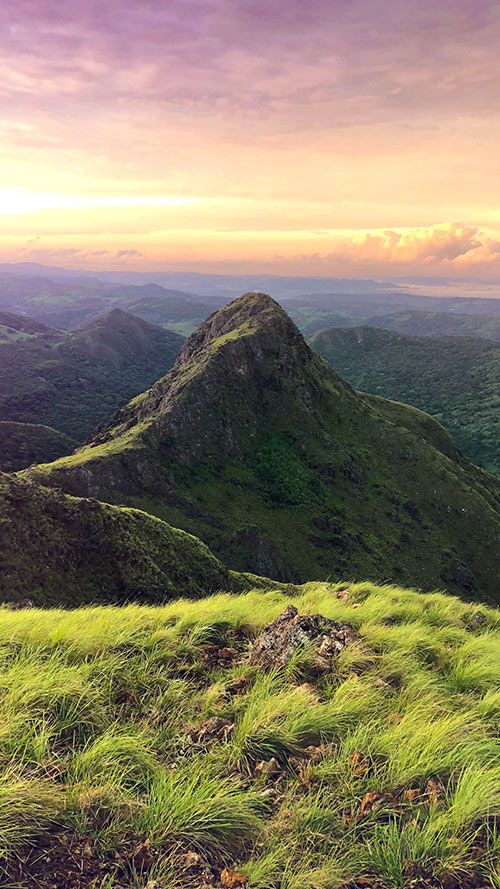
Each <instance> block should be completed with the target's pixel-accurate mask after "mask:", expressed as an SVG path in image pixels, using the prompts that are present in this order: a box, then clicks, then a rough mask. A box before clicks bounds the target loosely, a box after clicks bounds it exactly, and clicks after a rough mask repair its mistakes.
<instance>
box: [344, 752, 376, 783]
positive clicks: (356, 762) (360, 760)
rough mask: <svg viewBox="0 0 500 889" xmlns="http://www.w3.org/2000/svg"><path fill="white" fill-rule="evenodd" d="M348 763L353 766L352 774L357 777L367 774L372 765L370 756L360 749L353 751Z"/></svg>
mask: <svg viewBox="0 0 500 889" xmlns="http://www.w3.org/2000/svg"><path fill="white" fill-rule="evenodd" d="M348 763H349V765H350V767H351V772H352V774H353V775H355V776H356V777H357V778H361V777H363V775H366V774H367V772H368V771H369V770H370V767H371V761H370V757H369V756H366V754H365V753H361V751H360V750H354V752H353V753H351V755H350V757H349V759H348Z"/></svg>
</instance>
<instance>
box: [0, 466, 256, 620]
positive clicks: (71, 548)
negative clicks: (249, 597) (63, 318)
mask: <svg viewBox="0 0 500 889" xmlns="http://www.w3.org/2000/svg"><path fill="white" fill-rule="evenodd" d="M245 586H248V581H246V580H245V578H244V577H243V576H241V575H238V574H235V573H234V572H231V571H228V570H227V569H226V568H225V567H224V566H223V565H221V563H220V562H219V561H218V559H216V558H215V556H213V555H212V553H211V552H210V550H209V549H208V548H207V547H206V546H205V544H203V543H201V541H200V540H198V539H197V538H196V537H192V536H191V535H190V534H186V533H185V532H184V531H179V530H177V528H172V527H170V525H167V524H166V523H165V522H162V521H160V520H159V519H156V518H154V517H153V516H150V515H146V513H143V512H140V511H139V510H137V509H127V508H120V507H117V506H108V505H107V504H104V503H99V501H97V500H84V499H81V498H77V497H67V496H65V495H64V494H61V493H60V492H54V491H50V490H48V489H46V488H43V487H41V486H40V485H35V484H33V483H31V482H29V481H23V480H20V479H17V478H14V477H12V476H9V475H6V474H4V473H0V601H6V600H8V601H11V600H12V601H16V600H19V599H22V598H24V597H29V598H31V599H33V600H34V602H35V603H36V604H37V605H63V606H64V605H66V606H75V605H81V604H82V603H85V602H86V603H90V602H126V601H130V600H134V601H140V600H143V601H148V602H152V601H153V602H154V601H156V602H163V601H165V600H167V599H170V598H172V597H173V596H179V595H185V596H191V597H197V596H203V595H207V594H209V593H211V592H214V591H217V590H220V589H224V590H241V589H242V588H244V587H245Z"/></svg>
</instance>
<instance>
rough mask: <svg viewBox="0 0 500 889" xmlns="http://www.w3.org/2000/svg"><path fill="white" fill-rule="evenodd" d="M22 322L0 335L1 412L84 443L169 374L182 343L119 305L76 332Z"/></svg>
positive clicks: (181, 340) (10, 418) (6, 415)
mask: <svg viewBox="0 0 500 889" xmlns="http://www.w3.org/2000/svg"><path fill="white" fill-rule="evenodd" d="M0 320H1V316H0ZM21 321H22V322H23V324H24V327H23V328H22V332H21V329H20V327H19V326H18V327H17V328H15V329H16V330H17V331H18V333H17V337H16V336H14V337H13V338H12V337H11V338H10V339H8V340H7V341H6V342H2V341H1V340H0V370H1V373H0V416H1V417H2V419H3V420H9V421H11V422H21V423H34V424H43V425H46V426H50V427H52V428H54V429H56V430H58V431H60V432H64V433H65V434H66V435H69V436H71V437H72V438H74V439H76V440H77V442H79V443H81V442H82V441H84V440H85V439H86V438H87V437H88V436H89V435H90V433H91V432H92V431H93V430H94V429H95V428H96V426H98V425H99V423H101V422H103V420H106V419H107V418H108V417H109V416H110V414H112V413H113V411H115V410H116V409H117V408H118V407H120V406H121V405H122V404H126V403H127V401H128V400H129V399H130V398H132V397H133V396H134V395H137V394H138V393H139V392H141V391H143V390H144V389H146V388H148V387H149V386H151V385H152V384H153V383H154V382H155V381H156V380H157V379H158V378H159V377H161V376H162V375H163V374H164V373H166V371H167V370H169V369H170V368H171V367H172V365H173V363H174V360H175V357H176V355H177V353H178V351H179V349H180V347H181V345H182V343H183V339H182V337H180V336H178V335H177V334H175V333H172V332H171V331H168V330H163V329H161V328H160V327H156V326H155V325H153V324H149V323H148V322H146V321H143V320H142V319H140V318H136V317H135V316H133V315H129V314H128V313H126V312H123V311H122V310H121V309H113V310H111V311H110V312H107V313H105V314H104V315H101V316H100V317H98V318H96V319H95V320H94V321H92V322H91V323H90V324H87V325H86V326H85V327H82V328H79V329H78V330H75V331H72V332H68V331H60V330H59V331H58V330H53V329H50V328H46V329H43V330H42V331H39V332H36V331H35V332H32V333H28V332H27V330H28V329H32V327H31V326H30V325H32V322H31V321H30V319H21ZM35 327H36V325H35ZM12 330H14V328H12Z"/></svg>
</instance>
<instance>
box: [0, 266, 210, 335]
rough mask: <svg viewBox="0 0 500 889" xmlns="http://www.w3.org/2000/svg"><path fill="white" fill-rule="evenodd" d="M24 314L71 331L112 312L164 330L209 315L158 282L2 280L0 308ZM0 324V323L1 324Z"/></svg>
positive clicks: (196, 301)
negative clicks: (124, 312) (124, 311)
mask: <svg viewBox="0 0 500 889" xmlns="http://www.w3.org/2000/svg"><path fill="white" fill-rule="evenodd" d="M4 308H5V309H6V310H10V311H11V312H14V313H17V314H18V315H19V314H20V313H22V314H26V315H28V316H30V318H35V319H36V320H37V321H41V322H44V323H45V324H49V325H51V326H52V327H57V328H61V327H62V328H69V329H73V328H76V327H81V326H82V325H84V324H88V323H89V322H90V321H92V319H93V318H95V317H96V316H97V315H99V314H102V313H103V312H108V311H110V310H111V309H114V308H121V309H125V310H126V311H127V312H131V313H132V314H134V315H138V316H139V317H140V318H143V319H144V320H145V321H150V322H153V323H155V324H160V325H163V326H165V327H172V326H173V327H176V325H178V324H179V323H183V324H185V325H188V326H189V325H191V330H192V329H193V327H195V326H196V324H197V323H199V322H200V321H201V320H202V319H203V318H204V317H205V315H207V314H208V312H209V307H208V306H207V305H205V304H204V303H203V302H202V301H200V300H199V299H198V298H197V297H195V296H193V295H192V294H189V293H183V292H182V291H179V290H168V289H166V288H164V287H160V286H159V285H158V284H142V285H139V286H135V285H133V284H116V283H107V282H105V281H99V280H97V279H94V278H84V277H82V278H81V279H78V278H76V279H73V280H54V281H53V280H49V279H47V278H41V277H35V276H30V277H3V276H0V310H3V309H4ZM1 323H2V322H1V320H0V324H1Z"/></svg>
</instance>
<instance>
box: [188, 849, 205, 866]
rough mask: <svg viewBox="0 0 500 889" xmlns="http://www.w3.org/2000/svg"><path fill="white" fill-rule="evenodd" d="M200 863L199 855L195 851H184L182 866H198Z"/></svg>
mask: <svg viewBox="0 0 500 889" xmlns="http://www.w3.org/2000/svg"><path fill="white" fill-rule="evenodd" d="M200 864H201V855H198V853H197V852H186V854H185V856H184V867H199V866H200Z"/></svg>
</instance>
